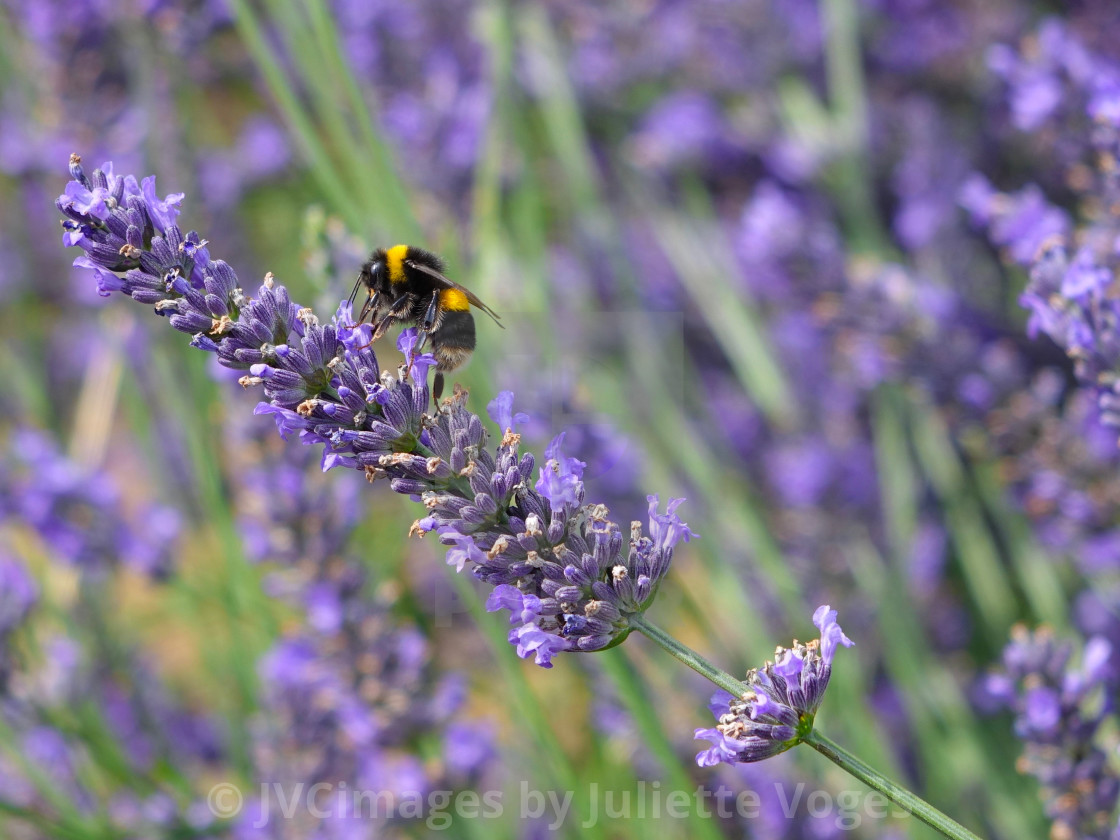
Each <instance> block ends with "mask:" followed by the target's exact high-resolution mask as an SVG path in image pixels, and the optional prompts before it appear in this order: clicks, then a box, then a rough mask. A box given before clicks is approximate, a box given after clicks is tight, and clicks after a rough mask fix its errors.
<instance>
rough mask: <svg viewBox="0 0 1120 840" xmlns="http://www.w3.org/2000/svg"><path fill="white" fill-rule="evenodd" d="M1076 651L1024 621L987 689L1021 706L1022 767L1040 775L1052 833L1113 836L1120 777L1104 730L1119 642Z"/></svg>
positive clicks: (1096, 641)
mask: <svg viewBox="0 0 1120 840" xmlns="http://www.w3.org/2000/svg"><path fill="white" fill-rule="evenodd" d="M1072 654H1073V646H1072V645H1071V644H1070V643H1068V642H1062V641H1059V640H1058V639H1056V638H1055V637H1054V635H1053V633H1052V632H1050V631H1049V630H1047V629H1045V628H1043V629H1040V630H1036V631H1035V632H1033V633H1032V632H1030V631H1028V630H1027V629H1026V628H1025V627H1023V626H1021V625H1020V626H1017V627H1016V628H1015V629H1014V630H1013V631H1012V641H1011V643H1010V644H1009V645H1008V646H1007V648H1006V649H1005V650H1004V653H1003V664H1004V668H1005V669H1006V670H1005V672H1004V673H1002V674H997V675H993V676H992V677H990V678H989V681H988V685H987V687H986V688H987V691H988V693H989V694H990V695H991V696H992V697H993V698H995V699H996V700H997V701H999V702H1002V703H1003V704H1004V705H1006V706H1007V707H1009V708H1011V709H1012V710H1013V711H1014V712H1015V715H1016V717H1015V734H1016V735H1018V736H1019V738H1020V739H1021V740H1022V741H1023V756H1022V758H1021V759H1020V761H1019V764H1018V766H1019V768H1020V770H1021V771H1022V772H1024V773H1029V774H1030V775H1032V776H1034V777H1035V778H1036V779H1038V781H1039V784H1040V789H1039V795H1040V796H1041V797H1042V800H1043V802H1044V804H1045V807H1046V814H1047V816H1048V817H1049V818H1050V819H1051V820H1052V821H1053V826H1052V828H1051V835H1052V836H1055V837H1084V838H1099V840H1106V838H1112V837H1115V836H1116V835H1115V834H1114V833H1113V832H1114V831H1115V829H1116V821H1115V818H1114V817H1113V815H1112V813H1113V810H1114V809H1115V807H1116V803H1117V801H1120V777H1118V776H1117V774H1116V772H1115V770H1114V769H1113V768H1112V766H1111V763H1110V761H1109V758H1108V753H1107V752H1106V749H1107V748H1106V747H1105V746H1103V744H1102V743H1099V741H1100V738H1099V733H1100V731H1101V729H1102V726H1103V725H1104V724H1105V721H1106V720H1107V719H1108V718H1109V717H1110V716H1111V713H1112V712H1113V711H1114V709H1113V703H1114V698H1115V695H1116V690H1117V685H1118V681H1117V674H1118V673H1120V668H1118V667H1117V653H1116V651H1115V650H1114V649H1113V647H1112V644H1111V643H1110V642H1109V641H1108V640H1107V639H1105V638H1103V637H1100V636H1095V637H1093V638H1091V639H1090V640H1089V641H1088V642H1087V643H1086V644H1085V647H1084V650H1083V651H1082V654H1081V662H1080V664H1079V665H1076V666H1075V665H1073V664H1072V662H1071V659H1072Z"/></svg>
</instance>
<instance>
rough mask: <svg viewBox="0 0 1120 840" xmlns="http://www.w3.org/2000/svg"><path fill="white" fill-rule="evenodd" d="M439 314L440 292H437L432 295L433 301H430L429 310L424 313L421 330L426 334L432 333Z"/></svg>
mask: <svg viewBox="0 0 1120 840" xmlns="http://www.w3.org/2000/svg"><path fill="white" fill-rule="evenodd" d="M438 314H439V292H438V291H437V292H436V293H435V294H433V295H432V299H431V300H430V301H428V309H427V311H426V312H425V313H424V317H423V318H421V319H420V330H421V332H424V333H429V332H431V331H432V327H433V326H434V325H435V323H436V316H437V315H438Z"/></svg>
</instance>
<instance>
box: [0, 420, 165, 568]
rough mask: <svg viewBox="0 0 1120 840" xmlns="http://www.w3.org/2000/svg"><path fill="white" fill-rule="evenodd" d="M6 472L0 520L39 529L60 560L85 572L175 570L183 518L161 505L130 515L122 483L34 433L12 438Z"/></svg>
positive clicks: (0, 478)
mask: <svg viewBox="0 0 1120 840" xmlns="http://www.w3.org/2000/svg"><path fill="white" fill-rule="evenodd" d="M2 454H3V459H4V462H5V463H4V469H3V471H2V472H0V515H3V516H9V517H13V518H16V519H19V520H20V521H22V522H24V523H26V524H27V525H29V526H31V527H32V528H34V529H35V530H36V531H37V532H38V533H39V535H40V536H41V537H42V539H43V540H44V541H45V542H46V543H47V544H48V545H49V546H50V547H51V548H52V549H53V551H54V552H55V553H56V554H57V556H58V557H59V558H60V559H62V560H64V561H65V562H67V563H70V564H72V565H73V566H74V567H76V568H78V569H81V570H83V571H85V572H92V573H103V572H105V571H106V570H108V569H110V568H113V567H115V566H116V565H117V564H119V563H123V564H124V565H125V566H127V567H129V568H131V569H133V570H134V571H137V572H140V573H141V574H144V575H147V576H148V577H151V578H156V579H159V578H164V577H166V576H167V575H168V574H169V573H170V571H171V565H172V548H173V546H174V540H175V537H176V536H177V535H178V532H179V517H178V514H176V513H175V511H173V510H171V509H170V508H166V507H162V506H159V505H148V506H144V507H142V508H141V509H140V510H139V511H138V512H137V514H136V515H130V513H131V512H126V510H125V509H124V505H123V503H122V499H121V496H122V494H121V491H120V488H119V487H118V486H117V483H116V482H115V481H113V479H112V478H111V477H110V476H109V475H108V474H107V473H104V472H101V471H99V470H90V469H86V468H84V467H82V466H80V465H78V464H77V463H75V462H74V461H72V460H71V459H70V458H68V457H66V455H65V454H63V453H62V452H61V451H59V449H58V446H57V444H56V443H55V442H54V441H53V440H51V439H50V438H49V437H47V435H45V434H44V433H42V432H38V431H35V430H31V429H23V430H19V431H17V432H16V434H14V435H13V436H12V440H11V443H10V446H9V450H8V451H7V452H5V453H2Z"/></svg>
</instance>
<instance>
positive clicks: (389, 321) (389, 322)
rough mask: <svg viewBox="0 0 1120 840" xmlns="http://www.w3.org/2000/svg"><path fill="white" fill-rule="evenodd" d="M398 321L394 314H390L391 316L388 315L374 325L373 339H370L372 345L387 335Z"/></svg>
mask: <svg viewBox="0 0 1120 840" xmlns="http://www.w3.org/2000/svg"><path fill="white" fill-rule="evenodd" d="M396 320H397V319H396V318H394V317H393V315H392V313H390V314H388V315H386V316H385V317H384V318H382V319H381V320H380V321H378V322H377V323H376V324H374V325H373V338H371V339H370V343H373V342H374V341H377V339H379V338H381V336H383V335H385V331H386V330H388V329H389V327H391V326H393V323H394V322H395V321H396Z"/></svg>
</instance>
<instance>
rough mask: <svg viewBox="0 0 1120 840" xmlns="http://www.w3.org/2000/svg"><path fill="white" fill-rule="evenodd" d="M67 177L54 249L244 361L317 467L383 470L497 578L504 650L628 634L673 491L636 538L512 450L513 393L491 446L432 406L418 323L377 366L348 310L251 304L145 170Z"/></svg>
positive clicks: (664, 554)
mask: <svg viewBox="0 0 1120 840" xmlns="http://www.w3.org/2000/svg"><path fill="white" fill-rule="evenodd" d="M70 173H71V176H72V177H73V180H72V181H71V182H70V183H69V184H67V187H66V191H65V193H64V194H63V195H62V196H60V197H59V199H58V202H57V206H58V209H59V210H60V211H61V212H62V213H63V214H64V215H65V216H66V217H67V218H66V220H65V221H64V222H63V228H64V236H63V243H64V244H65V245H68V246H77V247H80V248H82V249H83V250H84V251H85V254H84V255H83V256H81V257H79V258H78V259H77V260H75V264H76V265H78V266H83V267H86V268H89V269H91V270H92V271H93V272H94V275H95V277H96V281H97V286H98V291H99V292H100V293H101V294H104V295H109V294H112V293H113V292H120V293H123V294H126V295H128V296H129V297H131V298H133V299H134V300H136V301H138V302H141V303H146V304H151V305H153V306H154V307H155V310H156V312H157V313H158V314H160V315H163V316H165V317H166V318H167V319H168V322H169V323H170V325H171V326H172V327H174V328H175V329H177V330H180V331H181V332H185V333H188V334H189V335H191V336H192V338H191V346H193V347H195V348H197V349H200V350H204V351H206V352H210V353H214V354H215V355H216V356H217V358H218V361H219V362H220V363H221V364H222V365H224V366H226V367H229V368H233V369H238V370H244V371H246V375H245V376H243V377H242V379H241V384H242V385H243V386H244V387H255V386H260V387H262V388H263V390H264V395H265V397H266V400H267V401H262V402H261V403H259V404H258V406H257V408H256V413H258V414H269V415H272V416H273V418H274V419H275V421H276V424H277V428H278V429H279V431H280V433H281V434H282V435H283V436H285V437H288V436H291V435H296V436H298V437H299V439H300V440H301V441H302V442H303V443H305V444H321V445H322V446H323V458H322V464H323V467H324V468H325V469H329V468H331V467H335V466H343V467H350V468H353V469H357V470H361V471H363V472H364V473H365V475H366V477H367V478H368V479H369V480H370V481H373V480H375V479H379V478H385V479H388V481H389V483H390V486H391V487H392V489H393V490H394V491H395V492H398V493H403V494H406V495H408V496H410V497H411V498H413V499H414V500H415V501H417V502H420V503H421V504H423V505H424V507H425V508H426V509H427V515H426V516H424V517H422V518H420V519H418V520H417V522H416V523H415V524H414V525H413V528H412V533H415V534H419V535H423V534H424V533H428V532H432V531H434V532H436V533H437V534H438V536H439V539H440V541H441V542H442V543H444V544H445V545H449V546H451V549H450V551H449V552H448V562H450V563H452V564H454V565H455V566H456V567H457V568H458V569H460V570H461V569H463V568H465V567H467V566H468V565H469V566H470V568H471V570H472V572H473V573H474V574H475V575H476V576H477V577H479V578H480V579H482V580H484V581H486V582H487V583H489V584H491V585H492V586H494V587H495V589H494V591H493V593H492V595H491V597H490V600H489V602H488V608H489V609H491V610H495V609H500V608H506V609H509V610H510V612H511V624H512V625H513V629H512V630H511V632H510V641H511V643H513V644H515V645H516V646H517V650H518V653H519V654H520V655H521V656H522V657H527V656H529V655H530V654H534V655H535V658H536V662H537V664H539V665H542V666H544V667H549V666H550V665H551V660H552V657H553V656H554V655H555V654H557V653H559V652H561V651H593V650H601V649H604V648H607V647H609V646H611V645H613V644H617V643H618V642H620V641H621V640H622V639H623V638H625V636H626V635H627V634H628V633H629V630H630V625H629V619H630V618H631V617H633V616H636V615H639V614H640V613H641V612H642V611H643V610H644V609H645V608H646V607H647V606H648V605H649V603H650V602H651V600H652V598H653V596H654V594H655V593H656V591H657V588H658V585H659V584H660V582H661V580H662V579H663V577H664V576H665V574H666V572H667V571H668V568H669V565H670V562H671V560H672V555H673V549H674V547H675V546H676V545H677V543H678V542H680V541H681V540H682V539H683V540H688V539H689V538H690V537H691V536H693V534H692V532H691V531H690V530H689V529H688V526H686V525H685V524H684V523H683V522H682V521H681V519H680V518H679V517H678V516H677V514H676V509H677V507H678V505H679V504H680V502H681V501H682V500H680V499H672V500H670V501H669V503H668V505H667V508H666V512H665V513H659V512H658V499H657V497H656V496H650V497H649V505H650V507H649V510H650V520H649V533H648V535H646V534H643V529H642V526H641V524H640V523H637V522H635V523H632V525H631V529H630V541H629V545H628V546H625V547H624V541H623V536H622V532H621V530H620V529H619V527H618V526H617V525H616V524H615V523H613V522H611V521H610V520H609V519H608V517H607V514H608V512H607V509H606V507H604V506H603V505H595V504H588V503H586V502H585V497H584V496H585V493H584V487H583V482H582V480H581V479H582V471H583V467H584V465H583V463H582V462H580V461H578V460H576V459H574V458H570V457H565V456H564V455H563V453H562V451H561V447H562V444H563V435H560V436H558V437H557V438H556V439H555V440H554V441H553V442H552V444H551V445H550V446H549V448H548V450H547V452H546V460H545V463H544V465H543V466H542V467H541V468H540V470H539V471H537V477H536V479H535V480H534V470H535V467H536V460H535V459H534V457H533V456H532V455H531V454H529V453H525V454H522V453H520V451H519V446H520V436H519V435H518V434H517V433H516V432H515V431H514V427H515V426H516V425H517V421H518V418H517V417H514V416H513V413H512V395H506V394H503V395H502V396H501V397H499V399H498V400H496V401H495V402H494V403H492V404H491V417H492V418H493V419H494V420H495V422H497V423H498V425H499V429H500V430H501V431H502V432H503V433H504V434H503V436H502V438H501V440H500V442H499V444H498V446H497V449H496V451H495V452H494V454H491V453H490V451H488V450H487V448H486V444H487V438H488V435H487V432H486V430H485V427H484V425H483V422H482V420H481V419H480V418H479V417H478V415H476V414H474V413H473V412H471V411H470V410H469V409H468V408H467V406H466V393H465V392H463V391H459V390H457V391H456V393H455V394H454V395H453V396H452V397H451V398H449V399H448V400H445V401H444V404H443V406H442V408H441V409H440V410H439V411H438V412H436V413H434V414H429V413H428V408H429V405H430V403H431V395H430V392H429V390H428V385H427V374H428V370H429V368H430V366H431V364H432V362H433V360H432V359H431V358H430V356H428V355H427V354H425V355H420V356H416V355H415V354H414V350H415V348H416V334H415V331H405V333H404V334H402V336H401V339H400V341H399V342H398V348H399V349H400V350H401V351H402V352H403V353H404V354H405V356H406V362H405V364H403V365H401V366H400V367H399V368H398V369H397V371H396V375H394V374H393V373H392V372H390V371H385V370H382V369H381V367H380V365H379V364H378V361H377V357H376V355H375V354H374V351H373V349H372V348H371V347H370V346H369V342H370V327H369V325H368V324H367V325H362V326H355V324H354V322H353V317H352V312H351V309H350V305H349V304H348V303H346V302H343V303H342V304H341V305H340V306H339V308H338V310H337V312H336V313H335V315H334V318H333V319H332V320H331V322H330V323H329V324H323V323H320V321H319V319H318V318H317V317H316V316H315V315H314V313H313V312H312V311H311V310H310V309H308V308H304V307H301V306H299V305H298V304H296V303H294V302H293V301H292V300H291V298H290V296H289V295H288V292H287V289H285V288H284V287H283V286H282V285H280V284H278V283H276V282H275V280H274V278H273V277H272V276H271V275H268V276H267V277H266V278H265V280H264V283H263V284H262V285H261V287H260V288H259V290H258V291H257V293H256V296H255V297H252V298H250V297H247V296H246V295H245V294H244V293H243V291H242V290H241V288H240V285H239V281H238V279H237V275H236V274H235V273H234V271H233V269H232V268H231V267H230V266H229V265H228V264H226V263H225V262H223V261H221V260H214V259H211V257H210V254H209V250H208V248H207V247H206V246H207V243H206V241H205V240H204V239H202V238H201V237H200V236H199V235H198V234H197V233H195V232H194V231H191V232H189V233H187V234H183V232H182V231H181V230H180V228H179V227H178V226H177V225H176V224H175V221H176V219H177V217H178V214H179V205H180V203H181V202H182V199H183V196H182V194H172V195H168V196H166V197H164V198H162V199H161V198H160V197H159V196H158V195H157V193H156V191H155V178H154V177H149V178H145V179H144V180H143V181H142V182H137V180H136V178H135V177H133V176H131V175H125V176H119V175H116V174H115V173H114V172H113V169H112V165H111V164H105V165H104V166H103V167H101V168H100V169H97V170H94V172H93V173H92V174H90V175H88V176H87V175H86V173H85V171H84V170H83V168H82V166H81V161H80V159H79V158H78V157H77V156H76V155H75V156H72V157H71V161H70Z"/></svg>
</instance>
